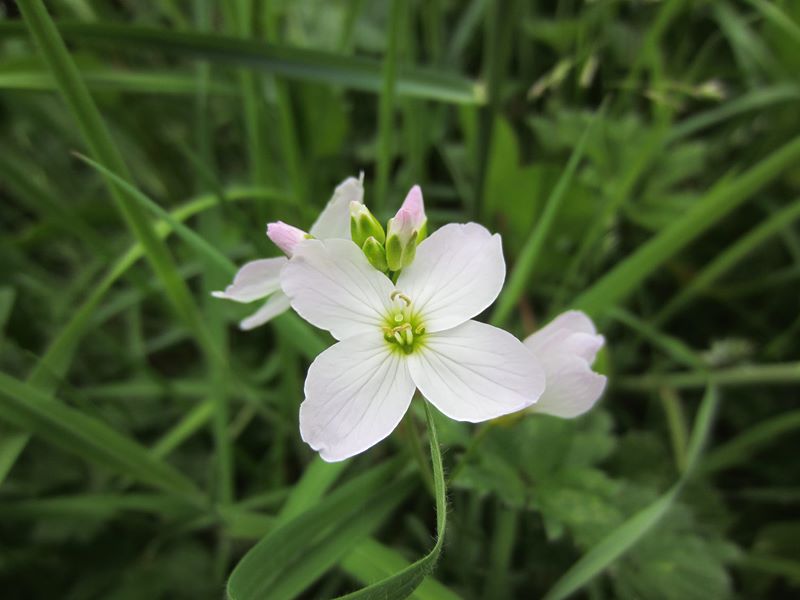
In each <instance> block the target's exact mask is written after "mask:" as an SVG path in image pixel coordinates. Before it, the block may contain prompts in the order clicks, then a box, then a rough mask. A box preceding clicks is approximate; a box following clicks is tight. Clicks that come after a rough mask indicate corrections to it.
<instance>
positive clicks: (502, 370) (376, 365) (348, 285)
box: [281, 223, 544, 461]
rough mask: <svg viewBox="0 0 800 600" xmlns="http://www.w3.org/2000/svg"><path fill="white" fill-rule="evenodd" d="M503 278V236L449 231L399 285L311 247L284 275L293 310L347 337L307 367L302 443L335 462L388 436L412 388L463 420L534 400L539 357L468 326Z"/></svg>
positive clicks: (492, 331)
mask: <svg viewBox="0 0 800 600" xmlns="http://www.w3.org/2000/svg"><path fill="white" fill-rule="evenodd" d="M504 279H505V262H504V260H503V253H502V247H501V243H500V237H499V236H497V235H491V234H490V233H489V232H488V231H487V230H486V229H485V228H484V227H482V226H481V225H478V224H475V223H468V224H466V225H458V224H450V225H446V226H444V227H442V228H441V229H439V230H438V231H436V232H435V233H434V234H433V235H431V236H430V237H429V238H427V239H426V240H425V241H424V242H422V243H421V244H420V245H419V247H418V248H417V252H416V258H415V260H414V262H413V263H412V264H410V265H409V266H407V267H405V268H404V269H403V270H402V272H401V273H400V274H399V276H398V277H397V280H396V283H393V282H392V280H391V279H390V278H389V277H387V276H386V275H385V274H384V273H382V272H380V271H378V270H377V269H375V268H374V267H373V266H372V265H371V264H370V262H369V261H368V260H367V257H366V256H365V254H364V252H362V251H361V250H360V249H359V247H358V246H356V245H355V244H354V243H352V242H351V241H347V240H307V241H304V242H302V243H301V244H300V245H299V246H297V247H296V248H295V251H294V255H293V257H292V259H291V260H290V261H289V264H288V265H287V266H286V268H285V269H284V271H283V273H282V276H281V285H282V287H283V291H284V292H285V293H286V295H287V296H288V297H289V298H290V301H291V305H292V307H293V308H294V309H295V311H297V313H298V314H300V316H302V317H303V318H305V319H306V320H307V321H309V322H310V323H312V324H313V325H316V326H317V327H320V328H322V329H327V330H328V331H330V332H331V334H333V336H334V337H335V338H336V339H337V340H340V341H339V342H338V343H336V344H334V345H333V346H332V347H330V348H329V349H327V350H326V351H324V352H323V353H322V354H320V355H319V356H318V357H317V358H316V359H315V360H314V362H313V363H312V364H311V367H310V368H309V371H308V375H307V377H306V382H305V400H304V401H303V403H302V405H301V406H300V431H301V435H302V436H303V439H304V440H305V441H306V442H307V443H308V444H309V445H310V446H311V447H312V448H314V449H315V450H318V451H319V452H320V455H321V456H322V458H323V459H325V460H327V461H338V460H343V459H345V458H348V457H350V456H353V455H355V454H358V453H359V452H363V451H364V450H366V449H367V448H369V447H371V446H373V445H374V444H376V443H378V442H379V441H380V440H382V439H384V438H385V437H386V436H388V435H389V434H390V433H391V432H392V430H393V429H394V428H395V427H396V426H397V424H398V423H399V422H400V420H401V419H402V417H403V415H404V414H405V412H406V410H407V408H408V406H409V404H410V403H411V398H412V396H413V395H414V391H415V390H416V389H417V388H419V390H420V391H421V392H422V394H423V395H424V396H425V398H426V399H427V400H428V401H429V402H430V403H431V404H433V405H434V406H436V407H437V408H438V409H439V410H440V411H441V412H442V413H444V414H445V415H447V416H449V417H451V418H453V419H456V420H459V421H470V422H477V421H484V420H487V419H492V418H495V417H499V416H501V415H505V414H508V413H511V412H516V411H518V410H521V409H523V408H525V407H527V406H530V405H531V404H532V403H534V402H536V400H537V399H538V398H539V396H540V395H541V394H542V391H543V389H544V372H543V370H542V369H541V368H540V367H539V366H538V359H537V358H536V357H535V356H534V355H533V354H532V353H531V352H530V351H529V350H528V349H527V348H526V347H525V346H524V345H523V344H522V342H520V341H519V340H517V339H516V338H515V337H514V336H512V335H511V334H509V333H507V332H505V331H503V330H502V329H498V328H496V327H492V326H490V325H486V324H483V323H479V322H477V321H473V320H471V319H472V317H474V316H476V315H477V314H479V313H480V312H482V311H483V310H484V309H485V308H487V307H488V306H489V305H490V304H491V303H492V302H493V301H494V299H495V298H496V297H497V295H498V293H499V292H500V289H501V287H502V285H503V281H504Z"/></svg>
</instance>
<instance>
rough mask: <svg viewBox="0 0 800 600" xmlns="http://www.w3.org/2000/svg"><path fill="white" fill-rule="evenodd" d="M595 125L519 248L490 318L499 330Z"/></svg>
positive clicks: (522, 286)
mask: <svg viewBox="0 0 800 600" xmlns="http://www.w3.org/2000/svg"><path fill="white" fill-rule="evenodd" d="M598 115H599V113H598ZM596 122H597V115H596V116H595V118H594V119H592V122H591V123H590V124H589V126H588V127H587V128H586V130H585V131H584V133H583V135H582V136H581V139H580V141H579V142H578V145H577V146H575V149H574V150H573V151H572V154H571V155H570V157H569V161H568V162H567V166H566V167H565V168H564V171H563V172H562V173H561V177H559V179H558V183H556V185H555V187H554V188H553V190H552V191H551V192H550V196H549V197H548V199H547V202H546V203H545V206H544V211H543V212H542V214H541V216H540V217H539V219H538V220H537V221H536V226H535V227H534V228H533V231H531V234H530V235H529V236H528V239H527V240H526V241H525V245H524V246H523V247H522V250H521V251H520V253H519V256H518V257H517V262H516V264H515V265H514V270H513V271H512V272H511V277H509V279H508V282H507V283H506V285H505V287H504V288H503V291H502V292H500V296H499V298H498V299H497V304H496V305H495V308H494V312H493V313H492V319H491V322H492V323H493V324H494V325H497V326H498V327H501V326H503V324H504V323H505V322H506V321H507V320H508V317H509V316H510V315H511V312H512V310H513V308H514V304H515V303H516V302H517V300H519V298H520V296H522V294H523V293H524V291H525V287H526V285H527V284H528V281H530V277H531V273H532V272H533V268H534V267H535V266H536V261H537V259H538V258H539V254H540V252H541V251H542V247H543V246H544V242H545V240H547V235H548V234H549V233H550V228H551V227H552V225H553V222H554V221H555V218H556V215H558V212H559V209H560V208H561V201H562V199H563V198H564V193H565V192H566V191H567V189H568V188H569V185H570V183H571V182H572V178H573V177H574V176H575V170H576V169H577V168H578V163H579V162H580V160H581V158H583V151H584V149H585V148H586V140H587V139H589V133H590V132H591V130H592V127H593V125H594V124H595V123H596Z"/></svg>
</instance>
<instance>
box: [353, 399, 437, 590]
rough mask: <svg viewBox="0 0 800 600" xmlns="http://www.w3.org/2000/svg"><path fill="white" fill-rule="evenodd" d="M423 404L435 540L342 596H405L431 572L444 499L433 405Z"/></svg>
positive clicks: (435, 553)
mask: <svg viewBox="0 0 800 600" xmlns="http://www.w3.org/2000/svg"><path fill="white" fill-rule="evenodd" d="M424 404H425V416H426V417H427V420H428V436H429V438H430V444H431V462H432V463H433V485H434V492H435V494H436V543H435V544H434V546H433V548H432V549H431V551H430V552H429V553H428V554H426V555H425V556H423V557H422V558H421V559H419V560H418V561H416V562H415V563H413V564H411V565H409V566H408V567H406V568H404V569H403V570H402V571H398V572H397V573H395V574H394V575H392V576H390V577H387V578H386V579H383V580H382V581H379V582H377V583H373V584H372V585H369V586H367V587H365V588H362V589H360V590H358V591H356V592H353V593H352V594H347V595H346V596H342V598H343V599H345V598H346V599H347V600H363V599H368V600H373V599H374V600H378V599H380V600H400V599H402V598H407V597H408V596H409V595H410V594H411V593H412V592H413V591H414V590H415V589H417V587H418V586H419V585H420V584H421V583H422V582H423V581H424V579H425V577H426V576H427V575H429V574H430V573H432V572H433V568H434V566H435V565H436V561H437V560H439V554H440V553H441V551H442V544H443V543H444V532H445V528H446V526H447V512H446V511H447V499H446V496H445V494H446V491H445V481H444V468H443V467H442V454H441V450H440V449H439V439H438V437H437V436H436V426H435V424H434V420H433V409H432V408H431V407H430V406H429V405H428V403H427V402H425V403H424Z"/></svg>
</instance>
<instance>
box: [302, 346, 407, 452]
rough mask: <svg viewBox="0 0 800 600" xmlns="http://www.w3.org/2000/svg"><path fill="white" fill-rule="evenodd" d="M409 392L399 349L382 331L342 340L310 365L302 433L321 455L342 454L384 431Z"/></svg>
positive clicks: (365, 444) (395, 421)
mask: <svg viewBox="0 0 800 600" xmlns="http://www.w3.org/2000/svg"><path fill="white" fill-rule="evenodd" d="M413 395H414V382H413V381H412V380H411V376H410V375H409V373H408V366H407V365H406V361H405V360H403V355H402V354H400V353H398V352H392V351H390V350H389V346H388V344H387V343H386V341H385V340H384V339H383V336H382V335H381V333H380V332H372V333H369V334H364V335H360V336H357V337H354V338H350V339H348V340H344V341H342V342H339V343H337V344H334V345H333V346H331V347H330V348H328V349H327V350H325V352H323V353H322V354H320V355H319V356H317V358H316V359H315V360H314V362H313V363H311V367H309V369H308V375H307V377H306V383H305V400H304V401H303V403H302V404H301V405H300V433H301V435H302V437H303V440H304V441H305V442H306V443H307V444H308V445H309V446H311V447H312V448H313V449H314V450H317V451H318V452H319V453H320V456H321V457H322V458H323V460H326V461H328V462H335V461H340V460H344V459H346V458H349V457H351V456H354V455H356V454H359V453H360V452H363V451H364V450H366V449H367V448H370V447H372V446H374V445H375V444H377V443H378V442H380V441H381V440H382V439H384V438H385V437H387V436H388V435H389V434H390V433H391V432H392V431H393V430H394V429H395V427H397V424H398V423H400V420H401V419H402V418H403V415H404V414H405V413H406V410H408V406H409V404H410V403H411V398H412V397H413Z"/></svg>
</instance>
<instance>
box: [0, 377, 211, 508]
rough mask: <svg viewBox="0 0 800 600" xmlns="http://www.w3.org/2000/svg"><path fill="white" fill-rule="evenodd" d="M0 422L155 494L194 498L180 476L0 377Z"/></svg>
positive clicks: (102, 428) (113, 434)
mask: <svg viewBox="0 0 800 600" xmlns="http://www.w3.org/2000/svg"><path fill="white" fill-rule="evenodd" d="M0 419H3V420H4V421H6V422H8V423H11V424H12V425H14V426H15V427H18V428H19V429H22V430H24V431H29V432H31V433H32V434H34V435H38V436H40V437H41V438H42V439H43V440H45V441H47V442H48V443H50V444H53V445H54V446H57V447H59V448H61V449H62V450H64V451H65V452H69V453H72V454H76V455H78V456H80V457H82V458H84V459H86V460H88V461H89V462H92V463H95V464H99V465H102V466H104V467H106V468H109V469H111V470H113V471H115V472H116V473H119V474H120V475H128V476H130V477H133V478H134V479H136V480H137V481H141V482H142V483H147V484H149V485H152V486H154V487H157V488H159V489H162V490H165V491H168V492H175V493H180V494H187V495H197V494H199V491H198V489H197V487H196V486H195V485H194V483H192V482H191V481H190V480H189V479H187V478H186V477H185V476H184V475H183V474H182V473H180V472H179V471H177V470H176V469H174V468H173V467H171V466H170V465H168V464H167V463H165V462H163V461H161V460H159V459H157V458H155V457H154V456H153V455H152V454H151V453H150V452H149V451H148V450H147V448H145V447H143V446H141V445H140V444H138V443H136V442H134V441H133V440H131V439H130V438H128V437H126V436H124V435H122V434H121V433H119V432H117V431H115V430H113V429H111V428H110V427H109V426H108V425H106V424H105V423H103V422H101V421H99V420H97V419H95V418H94V417H90V416H88V415H85V414H83V413H82V412H80V411H79V410H76V409H74V408H70V407H68V406H66V405H65V404H63V403H62V402H59V401H57V400H54V399H52V398H50V397H49V396H48V395H47V394H44V393H42V392H40V391H38V390H36V389H35V388H33V387H32V386H30V385H28V384H26V383H23V382H21V381H19V380H17V379H15V378H13V377H11V376H9V375H6V374H5V373H0Z"/></svg>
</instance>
